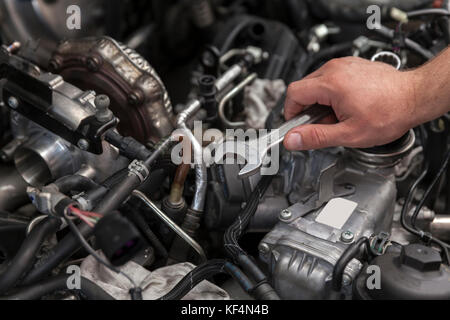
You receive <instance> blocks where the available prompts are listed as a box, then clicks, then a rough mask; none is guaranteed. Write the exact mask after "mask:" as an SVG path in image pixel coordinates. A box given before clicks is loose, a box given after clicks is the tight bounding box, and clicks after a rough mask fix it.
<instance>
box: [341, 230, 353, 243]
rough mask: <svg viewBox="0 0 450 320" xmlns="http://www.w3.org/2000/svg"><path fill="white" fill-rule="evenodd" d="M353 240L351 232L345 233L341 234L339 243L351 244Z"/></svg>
mask: <svg viewBox="0 0 450 320" xmlns="http://www.w3.org/2000/svg"><path fill="white" fill-rule="evenodd" d="M354 239H355V235H354V234H353V232H351V231H345V232H342V234H341V241H342V242H344V243H351V242H353V240H354Z"/></svg>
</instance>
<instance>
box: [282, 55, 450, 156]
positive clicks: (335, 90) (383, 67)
mask: <svg viewBox="0 0 450 320" xmlns="http://www.w3.org/2000/svg"><path fill="white" fill-rule="evenodd" d="M316 103H319V104H322V105H326V106H330V107H331V108H333V110H334V113H335V116H332V117H329V118H327V119H325V120H324V121H322V123H321V124H313V125H305V126H301V127H297V128H295V129H293V130H291V131H290V132H289V133H288V134H287V136H286V138H285V141H284V145H285V147H286V148H287V149H288V150H313V149H321V148H327V147H335V146H343V147H350V148H369V147H374V146H379V145H384V144H387V143H390V142H392V141H394V140H396V139H398V138H400V137H402V136H403V135H404V134H405V133H406V132H407V131H408V130H410V129H411V128H414V127H416V126H418V125H420V124H422V123H425V122H429V121H431V120H434V119H436V118H439V117H440V116H442V115H444V114H445V113H447V112H449V111H450V48H447V49H446V50H445V51H444V52H443V53H441V54H440V55H439V56H438V57H436V58H435V59H434V60H432V61H431V62H429V63H427V64H426V65H424V66H422V67H420V68H418V69H415V70H411V71H397V70H396V69H395V68H393V67H391V66H389V65H387V64H385V63H381V62H371V61H368V60H365V59H361V58H356V57H348V58H340V59H334V60H331V61H329V62H328V63H327V64H325V65H324V66H323V67H322V68H320V69H319V70H317V71H315V72H314V73H312V74H310V75H309V76H307V77H306V78H304V79H303V80H301V81H298V82H294V83H292V84H291V85H290V86H289V88H288V92H287V99H286V105H285V118H286V120H289V119H291V118H293V117H294V116H295V115H297V114H298V113H300V112H301V111H302V110H304V109H305V108H307V106H310V105H313V104H316Z"/></svg>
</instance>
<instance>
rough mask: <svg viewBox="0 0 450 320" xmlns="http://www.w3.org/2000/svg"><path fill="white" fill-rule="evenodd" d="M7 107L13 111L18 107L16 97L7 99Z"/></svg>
mask: <svg viewBox="0 0 450 320" xmlns="http://www.w3.org/2000/svg"><path fill="white" fill-rule="evenodd" d="M8 105H9V106H10V107H11V108H13V109H17V108H18V107H19V100H17V98H16V97H13V96H11V97H9V98H8Z"/></svg>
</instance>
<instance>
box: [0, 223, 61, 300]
mask: <svg viewBox="0 0 450 320" xmlns="http://www.w3.org/2000/svg"><path fill="white" fill-rule="evenodd" d="M60 225H61V220H59V219H56V218H52V217H48V218H46V219H44V220H42V221H41V222H39V224H38V225H36V226H35V227H34V228H33V229H32V230H31V232H30V234H29V235H28V237H26V238H25V240H24V242H23V243H22V245H21V247H20V249H19V251H18V252H17V254H16V255H15V257H14V258H13V259H12V261H11V262H10V263H9V265H8V267H7V269H6V271H4V272H3V273H2V274H1V275H0V294H3V293H5V292H8V291H9V290H10V289H11V288H13V287H14V285H16V283H17V282H18V281H19V280H20V279H21V277H23V276H24V275H25V274H26V273H27V272H28V271H29V270H30V269H31V268H32V267H33V264H34V261H35V260H36V254H37V252H38V250H39V249H40V247H41V246H42V244H43V243H44V241H45V240H46V239H47V238H48V237H49V236H50V235H53V234H55V233H56V231H58V229H59V227H60Z"/></svg>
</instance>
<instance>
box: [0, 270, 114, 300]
mask: <svg viewBox="0 0 450 320" xmlns="http://www.w3.org/2000/svg"><path fill="white" fill-rule="evenodd" d="M69 277H70V275H61V276H57V277H53V278H49V279H46V280H44V281H42V282H39V283H36V284H35V285H31V286H28V287H23V288H19V289H18V291H16V292H14V293H13V294H11V295H9V296H5V297H0V300H38V299H40V298H42V297H43V296H45V295H48V294H51V293H53V292H55V291H62V290H70V289H68V286H67V282H68V280H70V279H69ZM70 291H73V292H75V293H79V294H81V296H82V297H84V298H85V299H87V300H114V298H113V297H111V296H110V295H109V294H108V293H106V292H105V291H104V290H103V289H102V288H100V287H99V286H97V285H96V284H95V283H93V282H92V281H90V280H89V279H86V278H84V277H81V282H80V289H79V290H77V289H72V290H70Z"/></svg>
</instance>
